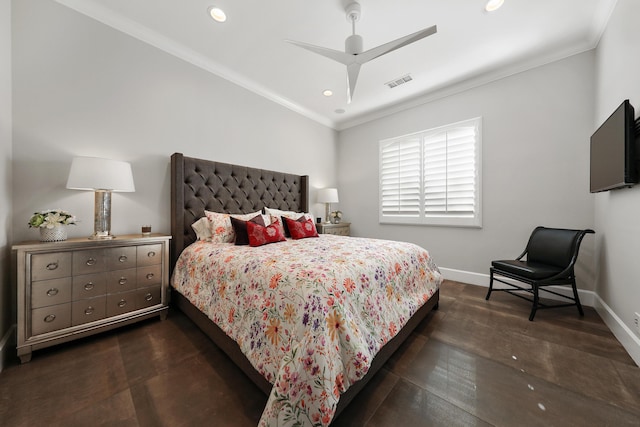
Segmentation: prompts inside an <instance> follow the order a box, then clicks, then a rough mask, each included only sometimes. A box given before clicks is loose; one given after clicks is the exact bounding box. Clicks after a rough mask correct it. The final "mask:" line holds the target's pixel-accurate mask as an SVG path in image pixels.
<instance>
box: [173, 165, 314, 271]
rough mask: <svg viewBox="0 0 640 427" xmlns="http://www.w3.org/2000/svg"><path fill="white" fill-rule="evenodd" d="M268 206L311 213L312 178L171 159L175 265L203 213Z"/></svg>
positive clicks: (255, 208) (248, 210)
mask: <svg viewBox="0 0 640 427" xmlns="http://www.w3.org/2000/svg"><path fill="white" fill-rule="evenodd" d="M264 207H270V208H275V209H281V210H293V211H297V212H308V211H309V177H308V176H307V175H294V174H289V173H283V172H274V171H269V170H264V169H256V168H250V167H246V166H238V165H231V164H228V163H220V162H214V161H211V160H203V159H196V158H193V157H185V156H184V155H183V154H182V153H174V154H173V155H172V156H171V235H172V236H173V238H172V241H171V248H172V251H171V266H172V268H173V266H174V265H175V262H176V261H177V259H178V255H180V253H181V252H182V250H183V249H184V248H185V247H187V246H188V245H190V244H191V243H193V242H194V241H195V240H196V235H195V233H194V231H193V229H192V228H191V224H193V223H194V222H195V221H196V220H197V219H198V218H200V217H202V216H203V215H204V211H205V210H208V211H212V212H222V213H250V212H255V211H258V210H260V209H262V208H264Z"/></svg>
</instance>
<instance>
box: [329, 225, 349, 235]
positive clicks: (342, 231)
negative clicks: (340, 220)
mask: <svg viewBox="0 0 640 427" xmlns="http://www.w3.org/2000/svg"><path fill="white" fill-rule="evenodd" d="M325 234H333V235H335V236H348V235H349V227H348V226H347V227H336V228H329V229H328V230H327V231H325Z"/></svg>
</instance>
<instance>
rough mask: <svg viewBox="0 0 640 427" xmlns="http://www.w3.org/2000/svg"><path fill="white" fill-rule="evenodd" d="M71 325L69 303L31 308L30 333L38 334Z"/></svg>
mask: <svg viewBox="0 0 640 427" xmlns="http://www.w3.org/2000/svg"><path fill="white" fill-rule="evenodd" d="M69 326H71V303H70V302H68V303H66V304H58V305H52V306H49V307H42V308H36V309H35V310H31V335H40V334H44V333H47V332H51V331H55V330H57V329H63V328H68V327H69Z"/></svg>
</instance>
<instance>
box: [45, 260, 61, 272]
mask: <svg viewBox="0 0 640 427" xmlns="http://www.w3.org/2000/svg"><path fill="white" fill-rule="evenodd" d="M56 268H58V261H56V262H50V263H49V264H47V270H55V269H56Z"/></svg>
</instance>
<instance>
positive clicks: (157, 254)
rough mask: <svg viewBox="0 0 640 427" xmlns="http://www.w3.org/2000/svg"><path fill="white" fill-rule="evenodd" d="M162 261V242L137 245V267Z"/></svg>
mask: <svg viewBox="0 0 640 427" xmlns="http://www.w3.org/2000/svg"><path fill="white" fill-rule="evenodd" d="M161 263H162V244H160V243H158V244H156V245H141V246H138V267H141V266H146V265H154V264H161Z"/></svg>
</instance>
